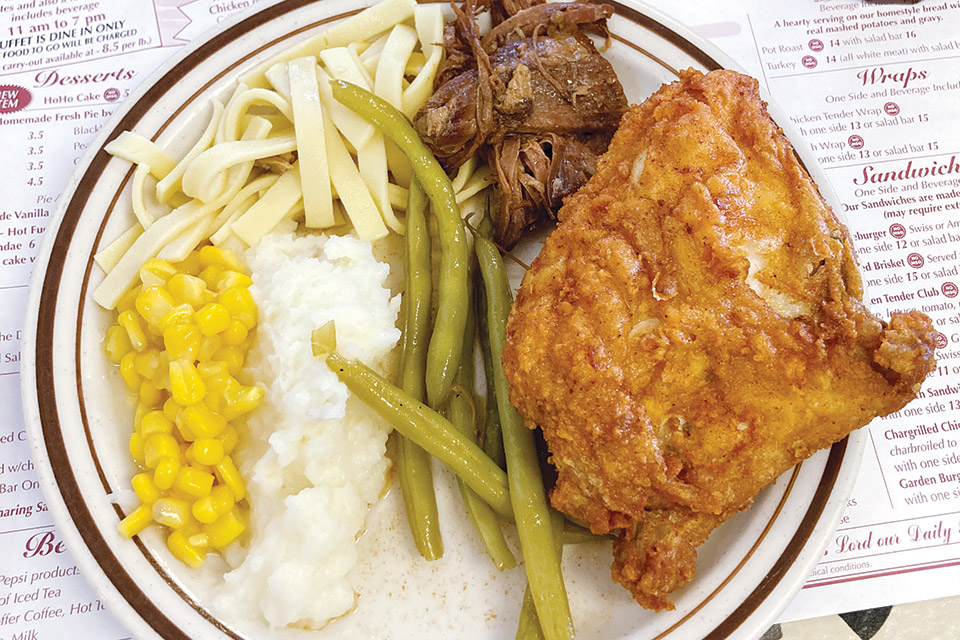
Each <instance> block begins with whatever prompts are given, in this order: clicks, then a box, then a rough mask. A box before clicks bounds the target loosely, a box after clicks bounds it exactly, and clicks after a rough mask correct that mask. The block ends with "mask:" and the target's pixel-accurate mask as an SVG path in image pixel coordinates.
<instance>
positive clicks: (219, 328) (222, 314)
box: [194, 302, 231, 336]
mask: <svg viewBox="0 0 960 640" xmlns="http://www.w3.org/2000/svg"><path fill="white" fill-rule="evenodd" d="M194 317H195V318H196V321H197V326H198V327H200V332H201V333H202V334H203V335H205V336H215V335H217V334H218V333H221V332H223V331H226V330H227V327H229V326H230V322H231V318H230V312H229V311H227V308H226V307H225V306H223V305H222V304H220V303H218V302H208V303H207V304H205V305H203V307H201V308H200V309H198V310H197V312H196V313H195V314H194Z"/></svg>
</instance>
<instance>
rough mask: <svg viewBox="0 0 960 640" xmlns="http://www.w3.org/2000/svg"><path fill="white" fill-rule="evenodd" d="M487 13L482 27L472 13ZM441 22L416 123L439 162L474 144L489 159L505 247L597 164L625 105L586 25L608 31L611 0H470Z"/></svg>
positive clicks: (453, 164)
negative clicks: (436, 65)
mask: <svg viewBox="0 0 960 640" xmlns="http://www.w3.org/2000/svg"><path fill="white" fill-rule="evenodd" d="M478 10H488V11H490V13H491V18H492V21H493V27H492V28H491V30H490V31H489V32H488V33H487V34H486V35H485V36H483V37H481V36H480V32H479V28H478V26H477V21H476V14H477V11H478ZM454 11H455V15H456V18H455V20H454V21H453V22H451V23H450V24H448V25H447V28H446V30H445V33H444V47H445V48H446V51H447V59H446V61H445V63H444V66H443V67H442V68H441V70H440V72H439V74H438V86H437V89H436V92H435V93H434V95H433V96H432V97H431V98H430V100H429V101H428V102H427V103H426V104H425V105H424V107H423V108H422V109H421V110H420V112H419V113H418V114H417V116H416V118H415V119H414V125H415V127H416V128H417V131H418V132H419V133H420V135H421V136H423V138H424V139H425V140H426V142H427V144H428V145H429V146H430V148H431V150H432V151H433V152H434V154H435V155H436V156H437V158H438V159H439V160H440V162H441V164H442V165H443V166H444V168H445V169H446V170H447V171H449V172H453V171H455V170H456V169H457V168H458V167H459V166H460V165H461V164H463V163H464V162H466V161H467V160H468V159H469V158H470V157H471V156H472V155H474V154H475V153H477V152H478V151H480V152H481V153H483V154H484V155H485V156H486V158H487V160H488V162H489V164H490V166H491V167H493V169H494V175H495V177H496V180H497V183H498V186H499V189H498V193H497V195H496V204H497V206H496V216H497V217H496V220H495V222H496V239H497V241H498V242H500V243H501V245H503V246H506V247H509V246H512V245H513V244H514V243H516V241H517V240H519V238H520V237H521V236H522V234H523V232H524V231H525V230H526V229H527V228H529V227H530V226H532V225H534V224H536V223H537V222H538V221H540V220H542V219H544V218H555V217H556V212H557V211H558V210H559V209H560V206H561V204H562V203H563V199H564V198H565V197H566V196H568V195H570V194H572V193H574V192H575V191H576V190H577V189H579V188H580V186H581V185H583V184H584V183H585V182H586V181H587V180H588V179H589V178H590V176H592V175H593V173H594V171H595V168H596V161H597V157H598V156H599V155H600V154H601V153H603V152H604V151H605V150H606V148H607V145H608V144H609V142H610V139H611V137H612V136H613V133H614V131H615V130H616V128H617V124H618V123H619V121H620V117H621V116H622V115H623V113H624V111H625V110H626V108H627V101H626V98H625V96H624V94H623V87H622V86H621V85H620V82H619V81H618V80H617V77H616V74H615V73H614V71H613V68H612V67H611V66H610V63H609V62H607V61H606V59H604V58H603V56H601V55H600V53H599V52H598V51H597V49H596V47H595V46H594V45H593V42H592V41H591V40H590V39H589V38H588V37H587V36H586V35H585V34H584V31H593V32H595V33H599V34H601V35H606V34H607V32H606V19H607V18H608V17H609V16H610V15H611V14H612V12H613V10H612V8H611V7H610V6H609V5H593V4H587V3H582V2H571V3H556V4H543V3H542V2H539V1H537V0H499V1H498V0H488V2H481V3H480V4H477V3H475V1H474V0H467V1H466V2H464V3H463V4H462V5H461V6H454Z"/></svg>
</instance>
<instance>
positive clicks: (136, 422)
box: [133, 402, 153, 434]
mask: <svg viewBox="0 0 960 640" xmlns="http://www.w3.org/2000/svg"><path fill="white" fill-rule="evenodd" d="M151 411H153V408H152V407H148V406H147V405H145V404H143V403H142V402H137V408H136V409H134V410H133V428H134V429H135V430H136V432H137V433H139V434H143V429H142V428H141V426H140V423H141V421H142V420H143V416H145V415H147V414H148V413H150V412H151Z"/></svg>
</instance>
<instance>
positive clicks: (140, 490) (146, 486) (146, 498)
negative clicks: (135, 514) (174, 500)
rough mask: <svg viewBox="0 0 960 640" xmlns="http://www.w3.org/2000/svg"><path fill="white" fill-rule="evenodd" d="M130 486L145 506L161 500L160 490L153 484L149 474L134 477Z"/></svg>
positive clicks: (139, 474)
mask: <svg viewBox="0 0 960 640" xmlns="http://www.w3.org/2000/svg"><path fill="white" fill-rule="evenodd" d="M130 485H131V486H132V487H133V491H134V493H136V494H137V497H138V498H140V502H142V503H143V504H153V503H154V502H156V501H157V500H159V499H160V489H158V488H157V485H155V484H153V478H152V477H151V476H150V474H149V473H138V474H137V475H135V476H133V478H132V479H131V480H130Z"/></svg>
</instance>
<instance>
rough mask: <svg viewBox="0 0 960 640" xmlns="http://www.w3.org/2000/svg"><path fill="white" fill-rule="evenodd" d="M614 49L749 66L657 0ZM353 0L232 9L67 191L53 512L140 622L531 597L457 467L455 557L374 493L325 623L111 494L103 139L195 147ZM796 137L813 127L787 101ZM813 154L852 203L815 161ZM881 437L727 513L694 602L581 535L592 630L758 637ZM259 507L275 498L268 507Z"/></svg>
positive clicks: (123, 215)
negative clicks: (352, 575) (244, 585)
mask: <svg viewBox="0 0 960 640" xmlns="http://www.w3.org/2000/svg"><path fill="white" fill-rule="evenodd" d="M612 4H614V6H615V8H616V15H615V16H614V17H613V18H612V19H611V20H610V22H609V27H610V32H611V36H612V39H611V42H610V47H609V49H608V50H606V52H605V55H606V56H607V58H608V59H609V60H610V61H611V62H612V64H613V66H614V68H615V69H616V71H617V73H618V75H619V77H620V79H621V81H622V83H623V85H624V88H625V91H626V93H627V97H628V99H629V100H630V101H631V102H639V101H641V100H642V99H643V98H645V97H646V96H647V95H649V94H650V93H652V92H653V91H654V90H656V89H657V88H658V87H659V86H660V85H661V84H662V83H664V82H670V81H672V80H674V79H676V77H677V70H678V69H683V68H686V67H694V68H697V69H701V70H703V71H708V70H711V69H717V68H721V67H725V68H737V65H736V64H734V63H733V62H732V61H731V60H730V59H729V58H727V57H726V56H724V55H723V54H722V53H721V52H720V51H718V50H717V49H716V48H715V47H713V46H712V45H710V44H709V43H707V42H705V41H703V40H702V39H700V38H699V37H697V36H695V35H694V34H693V33H692V32H691V31H689V30H688V29H686V28H684V27H683V26H681V25H679V24H677V23H675V22H674V21H672V20H670V19H668V18H666V17H665V16H663V15H662V14H660V13H659V12H657V11H655V10H652V9H650V8H647V7H645V6H642V5H639V4H634V3H631V4H629V5H628V4H619V3H612ZM356 6H357V5H356V4H355V3H354V2H351V1H349V0H313V1H310V0H290V1H287V2H281V3H279V4H277V5H275V6H271V7H269V8H266V9H264V10H263V11H261V12H259V13H256V14H254V15H250V16H248V17H242V18H239V19H237V20H235V21H233V22H229V23H226V24H225V25H224V26H222V27H221V28H219V29H218V30H217V31H215V32H212V33H210V34H208V35H207V36H206V37H204V38H203V39H202V40H201V41H199V42H197V43H196V44H194V45H192V46H190V47H187V48H186V50H184V51H182V52H181V53H180V54H179V55H178V56H176V58H175V59H174V60H172V61H171V62H169V63H168V64H166V65H165V66H164V67H163V68H162V69H160V70H159V71H158V72H157V73H156V74H155V75H154V76H153V77H152V79H151V80H150V81H148V82H146V83H145V85H144V86H143V87H142V88H141V89H140V90H139V91H138V93H137V94H136V95H135V96H133V97H132V98H131V99H130V100H129V101H128V102H127V103H126V104H125V105H124V107H123V108H122V109H121V110H120V111H119V112H118V113H117V114H116V115H115V116H114V118H113V119H112V120H111V121H110V122H109V123H108V124H107V125H106V126H105V127H104V129H103V131H102V132H101V134H100V136H99V138H98V139H97V141H95V142H94V143H93V144H92V145H91V150H90V152H89V153H88V154H87V156H86V157H85V159H84V161H83V163H82V164H81V165H80V168H79V169H78V171H77V173H76V174H75V175H74V176H73V178H72V180H71V181H70V183H69V185H68V187H67V190H66V191H65V192H64V194H63V196H62V197H61V198H60V206H59V209H58V212H57V214H56V215H55V217H54V220H53V221H52V223H51V225H50V228H49V230H48V231H47V234H46V236H45V239H44V242H43V246H42V248H41V252H40V255H39V257H38V259H37V262H36V267H35V270H34V276H33V282H32V286H31V290H30V296H29V304H28V309H29V312H28V317H27V319H26V324H25V326H26V331H27V334H28V335H27V337H26V338H25V339H24V342H23V351H24V362H23V366H22V393H23V404H24V412H25V418H26V423H27V429H28V432H29V436H30V444H31V447H32V453H33V456H34V459H35V461H36V465H37V470H38V474H39V476H40V480H41V484H42V486H43V490H44V493H45V494H46V497H47V499H48V501H49V503H50V510H51V513H52V514H53V517H54V520H55V522H56V524H57V526H58V528H59V531H60V534H61V535H62V536H63V538H64V539H65V541H66V543H67V545H68V546H69V548H70V550H71V552H72V554H73V555H74V557H75V558H76V561H77V564H78V565H79V566H80V568H81V570H82V572H83V574H84V575H85V577H86V578H87V580H89V582H90V583H91V584H92V585H93V586H94V587H95V588H96V590H97V591H98V592H99V594H100V596H101V598H102V600H103V602H104V603H105V604H106V605H107V606H108V607H109V609H110V610H111V611H112V613H113V614H114V615H115V616H116V617H117V618H118V619H119V620H120V622H122V623H123V624H124V625H125V626H127V627H128V628H129V629H130V631H131V632H132V633H133V634H135V635H136V636H137V637H141V638H166V639H181V638H193V639H194V640H207V639H210V640H214V639H216V640H222V639H224V638H233V639H237V638H250V639H254V638H256V639H267V640H274V639H280V638H288V637H297V638H316V639H317V640H327V639H329V638H346V639H351V638H352V639H360V638H397V639H408V638H417V639H418V640H428V639H433V638H445V639H447V638H471V639H473V638H477V639H485V638H490V639H501V638H512V637H513V635H514V632H515V629H516V619H517V614H518V611H519V606H520V601H521V599H522V595H523V586H524V582H525V581H524V577H523V575H522V571H521V570H519V569H517V570H513V571H508V572H506V573H504V574H498V573H497V571H496V570H495V569H493V568H492V567H491V566H490V563H489V561H488V560H487V558H486V556H485V555H484V552H483V550H482V549H481V547H480V546H479V543H478V541H477V538H476V536H475V535H474V533H473V532H472V530H471V529H470V527H469V525H468V523H467V521H466V520H465V519H464V517H463V516H462V515H461V513H460V512H461V511H462V509H461V508H460V506H459V505H458V500H459V498H458V496H457V495H456V494H455V493H454V490H453V489H451V486H450V477H449V476H448V475H446V474H440V475H439V480H438V484H439V490H438V491H439V497H440V503H441V505H440V506H441V514H442V516H443V517H444V519H443V522H444V531H443V533H444V540H445V542H446V555H445V556H444V558H443V559H442V560H440V561H438V562H434V563H427V562H425V561H423V560H422V559H420V558H419V556H417V554H416V552H415V550H414V549H413V546H412V544H411V542H410V541H409V535H408V534H407V532H406V530H405V526H406V525H405V524H404V522H403V520H402V511H401V507H400V506H399V495H398V493H399V492H398V491H391V492H389V493H388V495H387V496H386V497H385V498H384V499H383V500H382V501H381V502H380V503H379V504H378V505H377V506H376V507H375V508H374V510H373V511H372V513H371V516H370V519H369V526H368V529H367V531H366V533H365V534H364V535H363V537H362V538H361V539H360V542H359V545H360V553H361V557H362V560H361V562H360V566H359V567H358V568H357V573H356V575H357V579H358V585H359V586H358V591H359V595H358V599H357V606H356V609H355V610H354V611H353V612H352V613H351V614H349V615H347V616H344V617H343V618H341V619H338V620H336V621H334V622H332V623H331V624H329V625H328V626H327V627H326V628H325V629H323V630H321V631H318V632H303V631H293V630H287V629H283V630H277V629H268V628H266V626H265V625H264V624H263V623H257V622H253V621H245V620H237V619H229V618H226V617H222V616H221V615H220V614H219V613H218V612H217V611H216V610H215V609H213V608H212V605H211V599H210V594H211V592H212V591H213V590H215V589H216V583H215V581H213V582H211V581H209V580H207V579H206V578H205V577H203V576H200V575H198V574H196V573H195V572H191V571H190V570H189V569H186V568H185V567H184V566H183V565H181V564H179V563H178V562H177V561H175V560H173V559H172V558H171V556H170V555H169V553H168V552H167V550H166V548H165V546H164V544H163V542H162V538H161V537H160V534H159V533H157V532H156V531H147V532H145V534H144V535H141V536H140V537H139V538H138V539H136V540H133V541H130V540H123V539H122V538H121V537H120V536H119V535H118V534H117V533H116V531H115V526H116V524H117V522H118V520H119V519H120V517H122V511H121V509H120V507H119V506H118V505H117V504H115V501H114V500H113V499H112V496H114V495H115V494H116V493H118V492H122V491H125V490H126V489H127V488H128V487H129V478H130V477H131V475H132V474H133V473H134V469H133V462H132V460H131V459H130V456H129V453H128V452H127V441H128V438H129V433H130V424H131V422H132V415H133V405H132V401H130V400H128V394H127V393H126V389H125V387H124V386H123V383H122V382H121V380H120V377H119V375H118V373H117V371H116V370H115V368H114V367H112V366H111V365H109V364H108V362H107V361H106V358H105V357H104V355H103V351H102V346H101V340H102V336H103V335H104V332H105V330H106V328H107V327H108V326H109V325H110V323H111V322H112V317H111V314H110V313H108V312H106V311H104V310H103V309H101V308H100V307H98V306H97V305H96V304H95V303H94V302H93V301H92V299H91V293H92V291H93V290H94V288H95V287H96V285H97V283H99V282H100V280H101V279H102V277H103V275H102V273H101V272H100V270H99V269H98V268H97V267H96V266H95V264H94V262H93V255H94V254H95V253H96V252H97V251H98V250H99V249H101V248H103V247H104V246H105V245H106V244H107V243H108V242H109V241H111V240H112V239H113V238H115V237H116V236H117V235H119V233H120V232H121V231H122V230H124V229H126V228H127V227H128V226H129V225H130V224H132V220H133V217H132V212H131V211H130V208H129V206H128V204H127V203H128V201H129V189H130V184H129V183H130V179H131V176H132V170H131V169H130V167H129V164H128V163H126V162H123V161H120V160H116V159H113V158H111V157H110V156H109V155H108V154H106V153H105V152H104V151H103V150H102V149H103V145H104V144H105V143H106V142H107V141H109V140H112V139H113V138H115V137H116V136H117V135H118V134H119V133H120V132H122V131H124V130H133V131H136V132H137V133H140V134H141V135H144V136H146V137H148V138H152V139H157V140H161V141H164V142H168V143H169V144H172V145H173V147H174V149H181V150H183V149H185V148H186V147H187V146H188V145H189V141H190V139H191V137H192V136H195V135H196V132H197V131H198V130H199V129H200V128H201V127H202V124H203V122H204V121H205V118H206V117H207V114H208V100H209V99H210V98H211V97H212V96H220V97H221V98H222V97H224V96H226V95H228V93H229V92H230V91H231V89H232V87H233V86H234V84H235V81H236V78H237V76H238V75H239V74H240V73H241V72H242V71H243V70H244V69H247V68H250V67H251V66H253V65H254V64H255V63H256V62H258V61H260V60H263V59H264V58H265V57H267V56H268V55H270V54H271V53H273V52H276V51H279V50H282V49H284V48H286V47H288V46H290V45H291V44H293V43H296V42H299V41H301V40H303V39H305V38H307V37H309V36H310V35H311V34H313V33H315V32H317V31H318V30H320V29H323V28H324V25H326V24H328V23H330V22H332V21H335V20H337V19H340V18H342V17H344V16H346V15H350V14H353V13H355V12H356V11H357V9H356ZM770 112H771V114H772V116H773V117H774V119H775V120H776V121H777V122H778V124H779V125H780V126H781V127H782V128H783V129H784V131H785V132H786V134H787V136H788V137H789V138H791V139H793V140H794V141H799V140H800V138H799V137H798V135H797V134H796V133H795V132H794V131H793V129H792V127H791V126H790V125H789V122H788V120H787V119H786V117H785V116H784V115H783V113H782V112H780V111H779V110H778V109H776V108H775V107H774V106H771V108H770ZM797 153H798V155H799V157H800V158H801V160H802V161H803V162H804V164H805V165H806V167H807V168H808V169H809V170H810V172H811V174H812V175H813V178H814V180H815V181H816V182H817V183H818V184H819V185H820V188H821V192H822V193H823V195H824V197H825V198H826V199H827V201H828V202H829V203H830V204H831V205H832V206H833V208H834V211H835V212H837V214H838V215H841V214H840V213H839V212H840V207H839V206H838V202H837V200H836V197H835V195H834V194H833V192H832V190H831V189H830V188H829V185H828V182H827V179H826V177H825V175H824V174H823V172H822V171H821V170H820V168H819V167H818V166H817V163H816V160H815V158H814V157H813V156H812V155H811V154H810V153H809V152H808V151H807V150H806V149H804V148H803V146H799V147H798V148H797ZM863 443H864V440H863V438H862V436H860V435H859V433H855V434H854V435H852V436H851V437H850V438H848V439H847V440H845V441H843V442H840V443H838V444H836V445H834V446H833V447H832V448H831V449H829V450H825V451H821V452H820V453H818V454H817V455H815V456H813V457H812V458H810V459H809V460H807V461H805V462H804V463H802V464H801V465H799V466H798V467H797V468H795V469H793V470H791V471H789V472H787V473H786V474H784V475H783V476H782V477H781V478H780V479H779V480H778V481H777V482H776V483H775V484H774V485H772V486H770V487H769V488H767V489H766V490H765V491H763V492H762V493H761V494H760V495H759V496H758V497H757V499H756V501H755V503H754V505H753V507H752V508H750V509H749V510H747V511H744V512H742V513H740V514H738V515H737V516H735V517H733V518H731V519H730V520H729V521H727V522H726V523H725V524H724V525H723V526H721V527H720V528H719V529H717V530H716V531H715V532H714V534H713V535H712V536H711V537H710V539H709V541H708V542H707V543H706V544H705V545H703V546H702V547H701V548H700V550H699V566H698V569H697V574H696V577H695V578H694V579H693V581H692V582H691V583H690V584H689V585H687V586H686V587H685V588H684V589H682V590H680V591H678V592H676V593H675V594H673V595H674V600H675V602H676V605H677V606H676V610H675V611H670V612H660V613H654V612H650V611H646V610H644V609H642V608H641V607H639V606H638V605H637V604H636V603H634V602H633V600H632V599H631V598H630V596H629V594H628V593H627V592H626V591H625V590H623V589H622V588H621V587H619V586H617V585H615V584H613V583H612V581H611V579H610V570H609V566H610V562H611V552H610V546H609V543H607V544H602V543H601V544H590V545H578V546H572V547H567V548H566V550H565V552H564V571H565V575H566V578H567V581H568V589H569V594H570V600H571V607H572V610H573V615H574V622H575V624H576V626H577V630H578V638H580V639H581V640H586V639H592V638H597V639H599V638H604V639H614V638H629V639H632V640H652V639H658V640H659V639H665V638H670V639H678V638H727V637H729V638H737V639H741V638H752V637H756V636H759V635H760V634H761V633H762V632H763V631H764V630H765V629H766V628H767V627H768V626H769V625H770V624H771V623H772V622H774V620H775V619H776V616H777V614H778V613H779V612H780V611H782V610H783V608H784V607H785V606H786V605H787V604H788V603H789V601H790V599H791V598H792V597H793V595H794V594H795V593H796V592H797V591H798V590H799V589H800V587H801V586H802V584H803V582H804V580H805V579H806V577H807V575H808V574H809V572H810V571H811V570H812V569H813V567H814V565H815V564H816V562H817V560H818V558H819V557H820V556H821V554H822V553H823V549H824V547H825V545H826V543H827V539H828V538H829V536H831V535H832V532H833V530H834V527H835V526H836V524H837V521H838V519H839V517H840V515H841V513H842V511H843V509H844V506H845V503H846V498H847V495H848V493H849V491H850V490H851V488H852V484H853V480H854V478H855V477H856V472H857V468H858V466H859V459H860V455H861V452H862V449H863ZM253 508H256V505H253Z"/></svg>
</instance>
